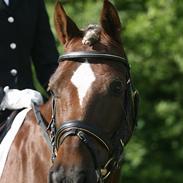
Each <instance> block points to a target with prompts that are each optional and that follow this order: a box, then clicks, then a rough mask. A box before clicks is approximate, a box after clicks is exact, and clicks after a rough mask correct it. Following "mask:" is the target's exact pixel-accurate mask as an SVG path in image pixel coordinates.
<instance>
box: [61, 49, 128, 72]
mask: <svg viewBox="0 0 183 183" xmlns="http://www.w3.org/2000/svg"><path fill="white" fill-rule="evenodd" d="M77 58H104V59H107V60H112V61H117V62H119V63H123V64H124V65H125V66H126V67H127V68H128V69H130V66H129V64H128V62H127V59H126V58H124V57H121V56H117V55H112V54H107V53H100V52H96V51H90V52H85V51H76V52H69V53H66V54H63V55H61V56H59V59H58V62H61V61H64V60H71V59H77Z"/></svg>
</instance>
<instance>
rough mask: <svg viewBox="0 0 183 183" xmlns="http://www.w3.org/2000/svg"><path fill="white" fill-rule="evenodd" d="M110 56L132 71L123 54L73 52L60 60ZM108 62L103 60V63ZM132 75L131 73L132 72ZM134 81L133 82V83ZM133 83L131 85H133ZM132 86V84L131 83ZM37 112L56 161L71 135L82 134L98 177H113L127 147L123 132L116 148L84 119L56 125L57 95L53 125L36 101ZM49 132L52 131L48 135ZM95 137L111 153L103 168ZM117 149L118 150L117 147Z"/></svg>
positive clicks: (101, 180)
mask: <svg viewBox="0 0 183 183" xmlns="http://www.w3.org/2000/svg"><path fill="white" fill-rule="evenodd" d="M92 58H97V59H100V58H102V59H106V60H107V61H113V62H114V61H115V62H118V63H120V64H122V65H124V66H125V67H126V68H127V70H128V72H130V71H129V70H130V67H129V64H128V61H127V59H126V58H123V57H121V56H117V55H112V54H107V53H99V52H70V53H67V54H64V55H61V56H60V57H59V60H58V62H62V61H65V60H67V61H72V62H83V60H85V59H92ZM103 62H104V63H105V61H102V62H101V63H103ZM129 77H130V75H129ZM129 84H130V83H129ZM130 85H131V84H130ZM130 87H131V86H130ZM33 111H34V113H35V116H36V119H37V122H38V124H39V125H40V126H41V128H42V129H43V133H44V136H45V137H46V139H47V142H48V144H49V145H50V147H51V149H52V161H53V162H54V159H55V158H56V156H57V150H58V148H59V147H60V146H61V145H62V143H63V142H64V140H65V139H66V138H67V137H69V136H78V137H79V139H80V140H81V141H82V142H83V143H84V144H85V145H86V147H87V148H88V149H89V152H90V153H91V156H92V158H93V161H94V166H95V170H96V174H97V178H98V182H101V183H102V182H104V181H105V179H107V178H108V177H109V175H110V174H111V172H112V171H114V170H115V169H117V168H119V165H120V164H121V161H122V153H123V148H124V146H125V143H126V142H124V140H123V139H122V138H121V137H118V134H119V133H120V130H121V129H119V132H118V133H116V134H117V135H116V137H115V139H117V140H118V142H117V147H114V146H113V144H112V143H111V140H110V139H109V138H108V137H107V136H106V135H105V133H104V132H103V131H102V129H100V130H99V129H98V128H97V127H95V126H93V125H92V126H91V125H88V124H86V123H84V122H83V121H79V120H74V121H67V122H64V123H63V124H62V125H61V126H60V127H59V128H58V129H57V128H56V106H55V96H54V94H52V118H51V121H50V123H49V126H46V125H45V122H44V120H43V118H42V116H41V113H40V111H39V107H38V106H36V104H33ZM47 131H50V134H49V135H48V133H47ZM93 139H95V140H96V141H97V142H99V144H101V145H102V146H103V147H104V148H105V149H106V151H107V152H108V154H109V159H108V161H107V163H106V165H105V166H104V167H103V168H100V167H99V165H98V162H97V158H96V154H95V152H94V149H93V146H92V142H93ZM116 148H117V149H116Z"/></svg>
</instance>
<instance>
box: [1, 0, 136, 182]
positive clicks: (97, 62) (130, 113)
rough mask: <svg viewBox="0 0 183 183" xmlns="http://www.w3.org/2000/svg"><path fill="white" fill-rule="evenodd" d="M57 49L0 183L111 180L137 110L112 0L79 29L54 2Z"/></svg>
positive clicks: (117, 173)
mask: <svg viewBox="0 0 183 183" xmlns="http://www.w3.org/2000/svg"><path fill="white" fill-rule="evenodd" d="M54 21H55V28H56V32H57V36H58V39H59V41H60V43H61V44H63V46H64V54H63V55H61V56H60V57H59V59H58V63H59V64H58V67H57V69H56V71H55V72H54V73H53V75H52V76H51V78H50V80H49V84H48V90H49V91H50V93H51V94H50V99H49V100H48V102H46V103H45V104H43V105H41V106H37V105H35V104H34V103H33V104H32V109H31V110H30V111H29V112H28V113H27V115H26V117H25V119H24V122H23V124H22V126H21V127H20V129H19V131H18V133H17V135H16V137H15V139H14V141H13V142H12V144H11V148H10V150H9V154H8V157H7V159H6V164H5V167H4V170H3V172H2V176H1V179H0V182H1V183H9V182H11V183H15V182H16V183H33V182H34V183H45V182H49V183H71V182H72V183H102V182H106V183H117V182H118V181H119V176H120V167H121V164H122V160H123V150H124V147H125V145H126V144H127V143H128V141H129V140H130V138H131V136H132V134H133V131H134V127H135V125H136V119H137V118H136V117H137V101H138V93H137V91H136V90H135V89H134V86H133V84H132V79H131V76H130V67H129V63H128V60H127V57H126V54H125V51H124V48H123V43H122V40H121V38H120V35H121V23H120V18H119V15H118V13H117V10H116V8H115V7H114V5H113V4H112V3H111V2H109V1H108V0H104V2H103V8H102V11H101V15H100V23H99V25H93V24H91V25H89V26H88V27H87V28H85V29H79V28H78V26H77V25H76V24H75V22H74V21H73V20H72V19H71V18H70V17H69V16H68V15H67V13H66V11H65V10H64V7H63V6H62V4H61V3H60V2H59V1H58V2H57V3H56V5H55V13H54Z"/></svg>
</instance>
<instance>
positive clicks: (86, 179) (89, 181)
mask: <svg viewBox="0 0 183 183" xmlns="http://www.w3.org/2000/svg"><path fill="white" fill-rule="evenodd" d="M95 179H96V180H95ZM48 182H49V183H97V178H96V174H95V172H93V171H91V172H90V171H84V170H74V169H69V170H66V171H65V170H64V169H63V168H62V167H59V169H57V170H50V173H49V181H48Z"/></svg>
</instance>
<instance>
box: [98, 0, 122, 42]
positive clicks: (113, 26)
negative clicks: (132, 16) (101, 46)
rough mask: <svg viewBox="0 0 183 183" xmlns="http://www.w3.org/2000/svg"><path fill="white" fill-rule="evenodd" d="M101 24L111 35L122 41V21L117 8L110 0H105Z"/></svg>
mask: <svg viewBox="0 0 183 183" xmlns="http://www.w3.org/2000/svg"><path fill="white" fill-rule="evenodd" d="M100 24H101V26H102V28H103V30H104V32H106V33H107V34H108V35H109V36H110V37H112V38H113V39H114V40H115V41H117V42H121V38H120V33H121V22H120V18H119V15H118V12H117V10H116V8H115V7H114V6H113V4H112V3H110V2H109V1H108V0H104V4H103V9H102V13H101V16H100Z"/></svg>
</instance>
